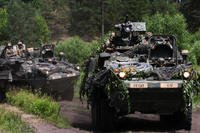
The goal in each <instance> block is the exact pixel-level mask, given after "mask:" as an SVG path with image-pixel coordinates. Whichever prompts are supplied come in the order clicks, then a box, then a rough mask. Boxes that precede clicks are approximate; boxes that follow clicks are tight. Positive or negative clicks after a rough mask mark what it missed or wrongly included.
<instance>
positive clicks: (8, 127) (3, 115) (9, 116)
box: [0, 108, 33, 133]
mask: <svg viewBox="0 0 200 133" xmlns="http://www.w3.org/2000/svg"><path fill="white" fill-rule="evenodd" d="M0 129H2V130H3V131H6V132H9V133H32V132H33V131H32V129H31V128H30V127H29V126H28V125H26V124H25V123H24V122H23V121H22V120H21V118H20V116H18V115H17V114H14V113H12V112H7V111H6V110H4V109H2V108H0ZM2 130H0V132H3V131H2Z"/></svg>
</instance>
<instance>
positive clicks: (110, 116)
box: [91, 100, 116, 130]
mask: <svg viewBox="0 0 200 133" xmlns="http://www.w3.org/2000/svg"><path fill="white" fill-rule="evenodd" d="M91 113H92V125H93V127H94V129H97V130H112V129H113V127H114V122H115V120H116V113H115V111H114V109H113V108H111V107H110V106H109V105H108V103H107V101H106V100H101V101H96V102H93V103H92V108H91Z"/></svg>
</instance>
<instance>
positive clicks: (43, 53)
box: [0, 45, 79, 100]
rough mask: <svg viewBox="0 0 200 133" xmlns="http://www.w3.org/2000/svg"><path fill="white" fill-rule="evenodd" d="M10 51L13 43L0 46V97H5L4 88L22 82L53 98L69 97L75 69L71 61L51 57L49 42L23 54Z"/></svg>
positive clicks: (75, 72)
mask: <svg viewBox="0 0 200 133" xmlns="http://www.w3.org/2000/svg"><path fill="white" fill-rule="evenodd" d="M12 50H13V46H10V45H9V46H0V57H1V58H0V70H1V72H0V80H1V88H2V89H1V90H2V92H1V93H0V94H1V97H0V100H3V99H4V98H5V96H4V94H5V91H6V89H7V88H9V87H10V86H11V85H14V86H21V85H26V86H30V87H31V88H32V89H40V90H41V91H42V92H45V93H47V94H50V95H52V96H54V97H55V98H57V99H66V100H72V98H73V94H74V82H75V81H76V79H77V78H78V77H79V71H78V70H77V69H76V67H75V66H74V65H73V64H71V63H69V62H67V61H66V60H64V59H62V58H57V57H55V56H54V51H53V50H54V46H53V45H44V46H42V48H41V50H39V51H40V52H39V53H37V52H35V54H33V53H34V50H33V49H32V51H30V49H29V51H28V50H27V51H24V52H25V53H24V55H25V56H19V55H18V54H15V52H14V51H12ZM11 51H12V52H11ZM8 53H12V54H9V55H7V54H8ZM38 54H39V55H38Z"/></svg>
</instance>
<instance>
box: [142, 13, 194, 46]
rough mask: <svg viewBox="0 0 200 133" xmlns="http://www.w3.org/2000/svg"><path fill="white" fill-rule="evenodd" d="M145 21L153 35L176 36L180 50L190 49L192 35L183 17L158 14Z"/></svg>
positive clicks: (146, 18)
mask: <svg viewBox="0 0 200 133" xmlns="http://www.w3.org/2000/svg"><path fill="white" fill-rule="evenodd" d="M144 21H145V22H146V24H147V30H148V31H151V32H152V33H153V34H172V35H175V36H176V37H177V44H178V45H179V48H185V47H188V46H187V45H188V44H187V42H188V41H189V38H190V34H189V32H188V31H187V24H186V21H185V18H184V16H183V15H181V14H175V15H169V14H159V13H156V14H155V15H153V16H146V17H145V18H144ZM183 44H184V45H183Z"/></svg>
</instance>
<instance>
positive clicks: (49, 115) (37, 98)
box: [6, 89, 70, 128]
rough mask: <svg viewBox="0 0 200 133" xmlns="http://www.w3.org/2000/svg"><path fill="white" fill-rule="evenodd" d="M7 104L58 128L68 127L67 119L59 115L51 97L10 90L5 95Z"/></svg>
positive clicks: (57, 107) (58, 107)
mask: <svg viewBox="0 0 200 133" xmlns="http://www.w3.org/2000/svg"><path fill="white" fill-rule="evenodd" d="M6 96H7V101H8V103H9V104H11V105H14V106H18V107H20V108H21V109H22V110H24V111H25V112H28V113H32V114H34V115H37V116H39V117H41V118H43V119H46V120H47V121H49V122H51V123H52V124H54V125H55V126H57V127H59V128H67V127H70V123H69V121H68V120H67V119H64V118H63V117H62V116H61V115H60V105H59V104H58V103H57V102H55V101H54V100H53V99H52V98H51V97H48V96H45V95H41V93H35V94H33V93H32V92H30V91H28V90H25V89H21V90H10V91H9V92H7V94H6Z"/></svg>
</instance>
